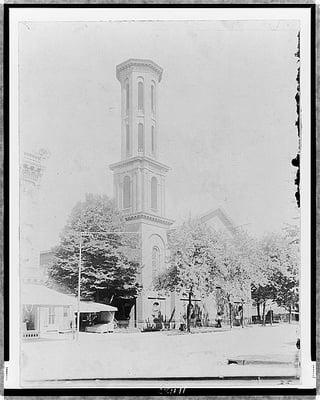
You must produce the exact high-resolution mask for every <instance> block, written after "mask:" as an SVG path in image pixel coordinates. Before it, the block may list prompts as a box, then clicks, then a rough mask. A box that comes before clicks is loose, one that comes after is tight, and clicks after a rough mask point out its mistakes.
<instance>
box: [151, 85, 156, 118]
mask: <svg viewBox="0 0 320 400" xmlns="http://www.w3.org/2000/svg"><path fill="white" fill-rule="evenodd" d="M154 92H155V89H154V84H153V83H152V85H151V111H152V112H153V113H154V111H155V96H154Z"/></svg>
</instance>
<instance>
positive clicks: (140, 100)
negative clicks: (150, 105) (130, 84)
mask: <svg viewBox="0 0 320 400" xmlns="http://www.w3.org/2000/svg"><path fill="white" fill-rule="evenodd" d="M143 100H144V99H143V82H138V110H139V111H143Z"/></svg>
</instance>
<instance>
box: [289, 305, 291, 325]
mask: <svg viewBox="0 0 320 400" xmlns="http://www.w3.org/2000/svg"><path fill="white" fill-rule="evenodd" d="M289 324H291V306H289Z"/></svg>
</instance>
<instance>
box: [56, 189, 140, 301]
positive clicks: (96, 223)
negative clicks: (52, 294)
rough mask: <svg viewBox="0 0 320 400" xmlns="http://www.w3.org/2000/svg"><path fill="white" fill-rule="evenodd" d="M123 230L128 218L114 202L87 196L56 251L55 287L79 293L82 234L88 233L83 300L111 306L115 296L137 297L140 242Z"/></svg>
mask: <svg viewBox="0 0 320 400" xmlns="http://www.w3.org/2000/svg"><path fill="white" fill-rule="evenodd" d="M123 231H125V221H124V218H123V216H122V215H121V213H120V212H118V211H117V210H116V209H115V207H114V204H113V202H112V201H111V200H110V199H109V198H108V197H107V196H105V195H92V194H89V195H87V196H86V198H85V201H83V202H78V204H76V206H75V207H74V208H73V210H72V212H71V215H70V217H69V219H68V222H67V224H66V226H65V228H64V230H63V232H62V234H61V237H60V244H59V245H58V246H57V247H56V248H55V249H54V261H53V263H52V265H51V267H50V269H49V281H50V283H51V285H54V286H59V287H61V288H63V289H64V290H65V292H68V293H72V294H77V286H78V269H79V264H78V263H79V245H80V232H84V234H83V235H82V256H81V264H82V273H81V297H82V298H83V299H87V300H95V301H102V302H106V303H109V302H111V301H112V299H113V298H114V297H121V296H136V294H137V293H138V291H139V289H140V286H139V284H138V283H137V272H138V268H139V256H138V254H139V252H138V248H139V240H138V238H137V237H136V236H135V235H129V234H122V233H121V232H123ZM97 232H102V233H97ZM103 232H107V233H106V234H105V233H103Z"/></svg>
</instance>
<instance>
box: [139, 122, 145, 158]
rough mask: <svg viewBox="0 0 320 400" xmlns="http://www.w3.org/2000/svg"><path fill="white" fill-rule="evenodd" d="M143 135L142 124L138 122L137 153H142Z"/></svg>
mask: <svg viewBox="0 0 320 400" xmlns="http://www.w3.org/2000/svg"><path fill="white" fill-rule="evenodd" d="M143 136H144V133H143V124H142V123H141V122H140V123H139V124H138V151H139V152H143V150H144V137H143Z"/></svg>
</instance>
